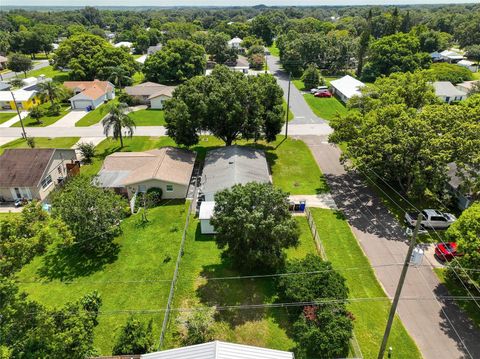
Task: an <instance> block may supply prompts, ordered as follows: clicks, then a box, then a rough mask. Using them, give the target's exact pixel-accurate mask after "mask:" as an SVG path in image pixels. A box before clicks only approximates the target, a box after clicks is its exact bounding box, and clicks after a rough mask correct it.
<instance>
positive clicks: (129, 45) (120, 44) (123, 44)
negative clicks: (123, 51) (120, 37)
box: [113, 41, 133, 49]
mask: <svg viewBox="0 0 480 359" xmlns="http://www.w3.org/2000/svg"><path fill="white" fill-rule="evenodd" d="M113 46H115V47H127V48H129V49H131V48H132V47H133V43H131V42H129V41H120V42H117V43H116V44H115V45H113Z"/></svg>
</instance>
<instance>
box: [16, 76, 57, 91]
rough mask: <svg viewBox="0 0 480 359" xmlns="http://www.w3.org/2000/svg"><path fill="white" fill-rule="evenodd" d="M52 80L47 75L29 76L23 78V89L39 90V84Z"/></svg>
mask: <svg viewBox="0 0 480 359" xmlns="http://www.w3.org/2000/svg"><path fill="white" fill-rule="evenodd" d="M50 81H52V79H51V78H48V77H46V76H45V75H40V76H38V77H27V78H26V79H23V80H22V85H23V87H22V90H26V91H38V84H41V83H44V82H50Z"/></svg>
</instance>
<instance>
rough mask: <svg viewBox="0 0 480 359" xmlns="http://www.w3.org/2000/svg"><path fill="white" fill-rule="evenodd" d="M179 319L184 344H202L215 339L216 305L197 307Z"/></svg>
mask: <svg viewBox="0 0 480 359" xmlns="http://www.w3.org/2000/svg"><path fill="white" fill-rule="evenodd" d="M194 309H197V310H194V311H192V312H190V313H187V314H186V315H184V316H181V317H180V318H179V319H178V322H179V326H180V336H181V338H182V342H183V344H184V345H195V344H202V343H205V342H208V341H211V340H213V339H214V335H213V324H214V323H215V319H214V315H215V311H216V309H215V307H210V308H208V307H196V308H194Z"/></svg>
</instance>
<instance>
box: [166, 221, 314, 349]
mask: <svg viewBox="0 0 480 359" xmlns="http://www.w3.org/2000/svg"><path fill="white" fill-rule="evenodd" d="M296 219H297V221H298V223H299V225H300V228H301V231H302V232H301V233H302V234H301V238H300V245H299V246H298V247H297V248H292V249H289V250H287V252H286V253H287V256H288V258H303V257H304V256H305V255H306V254H307V253H316V252H315V246H314V243H313V239H312V237H311V235H310V231H309V229H308V224H307V221H306V218H305V217H297V218H296ZM179 273H180V274H179V281H178V285H177V290H176V292H175V297H174V307H182V308H191V307H195V306H197V305H199V304H202V305H206V306H214V305H216V306H224V305H238V304H260V303H272V302H274V301H275V300H276V299H277V295H276V291H275V287H274V281H273V280H272V278H255V279H238V280H208V278H209V277H224V276H236V275H239V273H238V272H237V271H236V270H235V269H233V268H232V267H231V265H230V264H229V263H228V262H227V261H225V260H222V258H221V250H219V249H218V248H217V246H216V244H215V241H214V238H213V236H206V235H202V234H201V233H200V230H199V223H198V220H196V219H194V220H193V221H192V222H191V224H190V226H189V230H188V233H187V240H186V243H185V252H184V256H183V258H182V263H181V265H180V272H179ZM173 314H174V316H173V317H171V320H170V322H169V327H168V335H167V346H168V347H177V346H180V345H181V342H180V341H179V338H178V336H177V335H176V334H177V330H176V321H175V313H173ZM214 328H215V337H216V339H217V340H225V341H233V342H236V343H243V344H249V345H255V346H261V347H268V348H273V349H279V350H292V349H294V348H295V346H296V343H295V342H294V341H293V340H292V339H291V338H290V337H289V336H288V331H289V328H290V323H289V321H288V317H287V312H286V310H285V309H281V308H268V309H265V308H261V309H256V310H228V311H222V312H220V313H219V315H218V317H217V318H216V322H215V324H214Z"/></svg>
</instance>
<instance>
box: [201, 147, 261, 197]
mask: <svg viewBox="0 0 480 359" xmlns="http://www.w3.org/2000/svg"><path fill="white" fill-rule="evenodd" d="M249 182H259V183H269V182H270V173H269V170H268V164H267V159H266V157H265V152H264V151H262V150H259V149H255V148H252V147H243V146H236V145H235V146H226V147H221V148H217V149H215V150H211V151H208V152H207V156H206V158H205V165H204V168H203V176H202V188H201V190H202V192H203V194H205V200H206V201H213V200H214V195H215V193H217V192H218V191H221V190H224V189H226V188H230V187H232V186H234V185H236V184H246V183H249Z"/></svg>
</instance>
